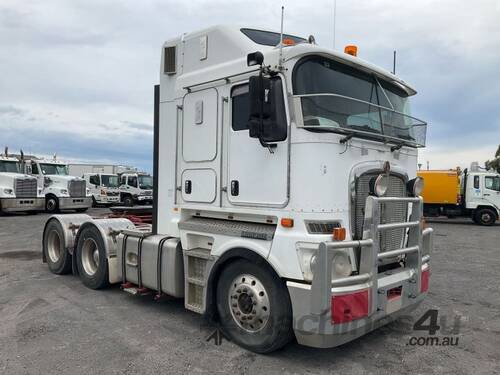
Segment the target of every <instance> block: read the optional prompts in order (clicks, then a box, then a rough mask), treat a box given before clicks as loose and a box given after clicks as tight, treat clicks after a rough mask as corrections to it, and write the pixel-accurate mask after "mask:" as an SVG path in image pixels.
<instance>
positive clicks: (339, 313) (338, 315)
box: [332, 290, 368, 324]
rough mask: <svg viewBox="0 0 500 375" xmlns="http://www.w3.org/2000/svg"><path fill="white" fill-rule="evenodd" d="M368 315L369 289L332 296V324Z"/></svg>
mask: <svg viewBox="0 0 500 375" xmlns="http://www.w3.org/2000/svg"><path fill="white" fill-rule="evenodd" d="M365 316H368V290H363V291H361V292H356V293H352V294H344V295H342V296H332V324H337V323H346V322H350V321H352V320H356V319H361V318H364V317H365Z"/></svg>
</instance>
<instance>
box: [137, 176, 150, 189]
mask: <svg viewBox="0 0 500 375" xmlns="http://www.w3.org/2000/svg"><path fill="white" fill-rule="evenodd" d="M139 188H141V189H152V188H153V178H152V177H151V176H139Z"/></svg>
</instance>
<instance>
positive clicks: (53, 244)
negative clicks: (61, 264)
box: [47, 230, 62, 263]
mask: <svg viewBox="0 0 500 375" xmlns="http://www.w3.org/2000/svg"><path fill="white" fill-rule="evenodd" d="M61 248H62V246H61V237H60V236H59V233H58V232H57V231H56V230H51V231H50V233H49V236H48V238H47V253H48V255H49V259H50V261H51V262H52V263H57V262H58V261H59V259H60V258H61Z"/></svg>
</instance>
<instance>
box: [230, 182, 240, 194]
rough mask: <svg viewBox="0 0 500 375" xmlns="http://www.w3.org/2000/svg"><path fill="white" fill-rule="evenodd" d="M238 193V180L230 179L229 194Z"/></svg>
mask: <svg viewBox="0 0 500 375" xmlns="http://www.w3.org/2000/svg"><path fill="white" fill-rule="evenodd" d="M239 194H240V182H239V181H238V180H232V181H231V195H232V196H238V195H239Z"/></svg>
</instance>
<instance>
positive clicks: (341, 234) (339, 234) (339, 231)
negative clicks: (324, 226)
mask: <svg viewBox="0 0 500 375" xmlns="http://www.w3.org/2000/svg"><path fill="white" fill-rule="evenodd" d="M345 236H346V230H345V228H343V227H340V228H334V229H333V239H334V240H335V241H344V240H345Z"/></svg>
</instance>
